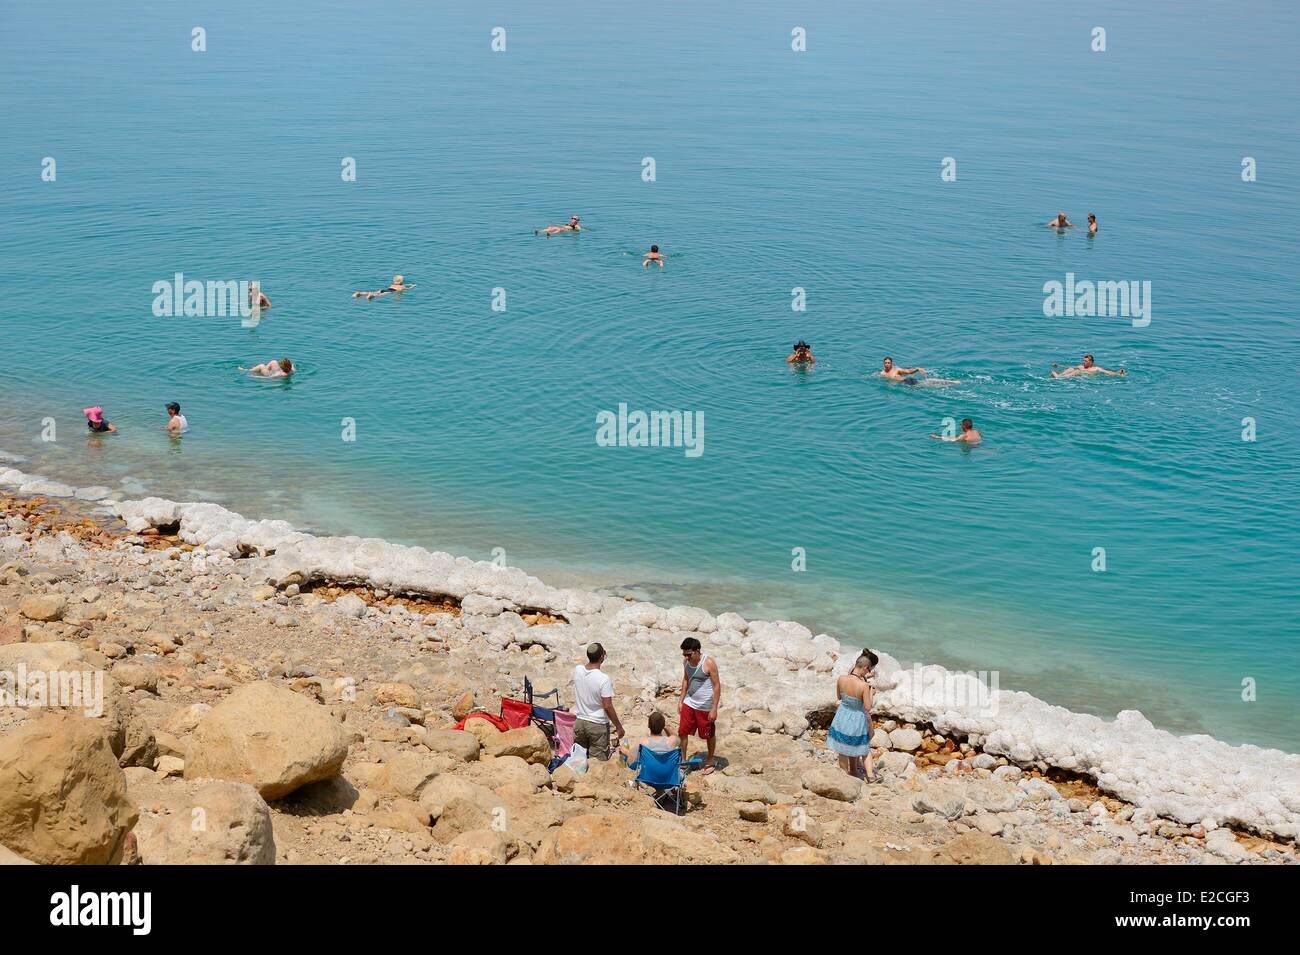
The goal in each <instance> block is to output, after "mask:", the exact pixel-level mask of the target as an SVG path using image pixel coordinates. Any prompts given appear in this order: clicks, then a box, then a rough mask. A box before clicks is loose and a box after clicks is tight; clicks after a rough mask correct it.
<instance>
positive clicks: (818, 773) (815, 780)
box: [803, 766, 862, 802]
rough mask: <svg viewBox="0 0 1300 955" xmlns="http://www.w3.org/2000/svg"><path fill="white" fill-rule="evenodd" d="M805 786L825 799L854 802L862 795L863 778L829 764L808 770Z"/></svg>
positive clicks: (804, 777) (804, 775) (804, 780)
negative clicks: (833, 767)
mask: <svg viewBox="0 0 1300 955" xmlns="http://www.w3.org/2000/svg"><path fill="white" fill-rule="evenodd" d="M803 787H804V789H807V790H810V791H812V792H814V793H816V794H817V795H818V796H822V797H823V798H825V799H834V800H837V801H839V802H853V801H854V800H855V799H857V798H858V796H860V795H862V780H860V779H858V778H857V777H855V776H850V775H849V774H848V773H846V772H844V771H842V770H839V769H832V768H831V767H829V766H819V767H817V768H815V769H809V770H807V771H806V772H805V773H804V774H803Z"/></svg>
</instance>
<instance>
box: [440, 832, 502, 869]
mask: <svg viewBox="0 0 1300 955" xmlns="http://www.w3.org/2000/svg"><path fill="white" fill-rule="evenodd" d="M510 849H511V843H510V840H509V839H507V838H506V837H505V835H504V834H503V833H500V832H495V831H493V830H491V829H474V830H471V831H469V832H462V833H461V834H460V835H458V836H457V837H456V838H454V839H452V840H451V852H450V853H449V854H448V855H447V862H448V863H449V864H451V865H505V864H506V863H507V862H508V861H510ZM485 860H486V861H485Z"/></svg>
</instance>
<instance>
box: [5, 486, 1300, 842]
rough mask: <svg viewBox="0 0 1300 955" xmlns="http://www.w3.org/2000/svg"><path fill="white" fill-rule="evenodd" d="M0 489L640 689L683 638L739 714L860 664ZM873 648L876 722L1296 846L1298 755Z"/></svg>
mask: <svg viewBox="0 0 1300 955" xmlns="http://www.w3.org/2000/svg"><path fill="white" fill-rule="evenodd" d="M5 486H8V487H11V488H16V489H17V491H18V493H19V494H21V495H26V496H31V495H33V494H41V493H44V494H49V493H50V492H51V491H53V492H56V493H57V495H59V496H62V497H63V498H64V499H67V500H71V501H76V502H79V503H81V504H82V505H84V506H87V507H97V508H100V509H108V510H110V511H111V512H112V513H114V514H115V515H116V516H117V517H118V518H120V519H121V520H122V521H123V522H124V523H125V525H126V527H127V528H128V529H130V530H131V531H133V532H136V533H139V532H143V531H151V532H153V531H162V532H169V531H170V532H174V533H175V534H176V535H177V537H178V538H179V540H181V541H183V542H184V543H185V544H186V545H188V546H190V547H193V548H198V549H200V550H201V551H202V552H204V553H205V554H208V555H211V556H212V557H213V558H217V559H222V560H229V561H231V562H232V563H234V564H246V565H247V573H248V574H250V575H252V577H255V578H256V579H257V580H259V581H261V582H262V583H263V584H264V585H269V586H273V587H275V588H276V589H277V590H279V591H281V592H283V591H284V590H285V589H286V588H289V587H295V588H297V589H295V593H297V592H299V590H301V589H302V587H303V585H309V584H311V583H313V582H329V583H348V584H356V585H362V586H367V587H371V588H374V589H376V590H381V591H385V592H387V593H391V594H409V595H416V596H421V595H422V596H424V597H427V598H431V599H435V600H436V599H448V598H449V599H452V600H454V601H456V603H457V604H458V605H460V606H461V607H462V608H463V613H468V615H469V617H470V618H472V619H474V620H475V621H476V622H478V621H479V619H480V618H481V621H482V626H483V629H484V635H485V636H487V637H488V639H489V642H490V643H494V644H495V645H496V647H497V649H500V650H503V651H504V650H507V649H508V648H510V647H511V646H512V645H518V644H517V643H516V641H515V637H516V634H515V633H514V631H513V630H512V629H511V626H510V623H511V616H510V615H522V614H528V613H539V612H540V613H545V614H549V615H552V616H554V617H556V618H559V619H560V620H562V621H563V622H561V623H558V624H555V625H553V627H554V628H558V630H557V632H555V633H552V634H548V638H549V639H550V641H551V644H552V645H548V646H547V650H548V651H556V650H558V651H562V652H564V653H567V654H568V655H569V656H572V657H574V658H575V659H576V657H577V655H578V651H579V650H580V648H581V647H582V646H585V645H586V644H587V643H589V642H592V641H593V640H599V641H600V642H602V643H604V644H605V646H606V647H607V649H608V650H609V651H610V654H611V659H618V660H619V661H620V663H621V662H622V661H626V665H627V666H628V667H629V668H630V669H631V670H632V671H633V672H634V673H635V674H636V676H637V678H638V679H640V680H641V681H642V682H643V684H646V685H650V684H653V685H655V686H663V685H672V684H673V683H674V682H675V681H676V679H677V676H678V674H677V672H676V669H675V663H676V659H675V653H676V644H677V643H678V642H680V640H681V638H682V637H683V636H685V635H695V636H698V637H699V638H700V639H701V640H702V642H704V644H705V647H706V651H707V652H710V653H711V654H713V655H714V656H715V658H717V659H718V660H719V665H720V667H721V668H722V671H723V673H724V678H725V679H727V680H728V682H729V683H730V684H731V685H732V686H734V687H739V689H737V690H734V691H733V693H732V700H731V702H732V705H734V706H736V707H737V708H738V709H740V710H742V711H743V710H748V709H758V708H766V707H767V706H768V705H769V701H770V699H771V697H772V695H773V693H775V694H776V695H778V696H779V697H780V699H781V700H782V703H783V709H784V710H787V711H789V712H792V713H794V714H795V715H801V714H809V713H812V712H813V711H815V710H817V709H818V708H819V707H822V706H824V705H825V704H826V703H827V697H828V696H832V695H833V694H832V693H831V692H830V691H828V689H827V686H828V684H829V683H830V682H831V680H832V679H833V676H834V675H836V674H838V673H840V672H843V671H844V670H845V669H847V667H848V665H849V662H850V654H855V653H856V650H852V651H849V654H846V655H842V654H841V648H840V645H839V643H838V642H837V641H835V640H834V639H833V638H831V637H829V636H828V635H826V634H816V635H814V634H813V633H812V632H811V631H809V630H808V629H807V628H805V627H803V626H801V625H800V624H798V623H795V622H792V621H759V620H755V621H746V620H744V619H743V618H742V617H740V616H739V615H738V614H735V613H723V614H721V615H718V616H716V617H715V616H714V615H713V614H711V613H710V612H709V611H707V610H705V609H702V608H696V607H672V608H663V607H659V606H657V605H655V604H651V603H645V602H630V601H629V600H627V599H624V598H620V597H616V596H612V595H608V594H601V593H597V592H592V591H585V590H581V589H576V588H556V587H551V586H549V585H548V584H546V583H544V582H543V581H541V580H539V579H537V578H535V577H532V576H529V575H527V574H525V573H524V572H523V571H520V570H518V569H515V568H508V567H498V566H495V565H493V564H491V563H487V562H482V561H473V560H470V559H469V558H464V557H453V556H452V555H450V554H445V553H440V552H430V551H428V550H426V549H424V548H419V547H407V546H404V545H396V544H391V543H388V542H386V541H383V540H378V539H373V538H371V539H362V538H357V537H316V536H314V535H310V534H305V533H302V532H299V531H296V530H294V529H293V527H291V526H290V525H289V524H287V523H286V522H283V521H274V520H272V521H254V520H249V519H246V518H244V517H242V516H240V515H238V514H235V513H234V512H231V511H229V510H227V509H225V508H223V507H220V506H219V505H215V504H204V503H177V502H173V501H166V500H163V499H160V498H145V499H143V500H138V501H118V502H109V503H101V502H102V501H103V496H99V497H98V500H95V497H96V495H99V492H100V491H107V489H103V488H96V489H78V488H74V487H72V486H71V485H60V484H58V483H57V482H47V481H45V480H44V479H42V478H39V477H38V476H35V475H27V474H24V473H22V472H20V471H17V470H16V469H13V468H8V469H6V468H4V467H0V487H5ZM79 493H80V494H81V495H82V496H80V497H78V494H79ZM250 579H251V578H250ZM467 603H468V609H464V608H465V607H466V604H467ZM548 629H550V628H548ZM652 648H655V649H652ZM877 652H879V653H880V657H881V663H880V668H879V676H878V678H877V690H878V692H877V704H876V709H875V713H876V715H877V716H878V717H884V718H893V719H896V720H901V721H904V722H907V723H913V724H921V725H926V726H931V727H933V728H934V730H935V731H936V732H938V733H941V734H944V735H946V736H948V737H951V738H954V739H960V740H962V741H964V742H967V743H969V744H970V745H972V746H974V747H976V748H978V749H980V750H981V751H983V752H985V753H988V754H992V755H994V756H997V757H1001V758H1005V759H1007V760H1008V761H1009V762H1011V763H1014V764H1015V765H1017V766H1020V767H1021V768H1022V769H1029V770H1036V771H1039V772H1049V771H1061V772H1065V773H1071V774H1077V775H1078V776H1079V777H1081V778H1084V779H1088V780H1090V781H1091V782H1092V783H1093V784H1094V785H1095V786H1096V787H1097V788H1098V789H1099V791H1101V792H1102V793H1105V794H1107V795H1109V796H1112V797H1115V798H1118V799H1121V800H1123V801H1124V802H1126V803H1128V804H1130V805H1132V806H1134V807H1137V808H1139V809H1143V810H1148V811H1150V812H1152V813H1153V814H1154V815H1155V816H1158V817H1160V818H1163V819H1168V820H1172V821H1174V822H1177V823H1179V824H1181V825H1197V824H1200V823H1201V822H1202V821H1204V820H1209V821H1212V822H1213V823H1215V824H1216V825H1221V826H1232V827H1234V828H1239V829H1241V830H1242V831H1245V832H1251V833H1257V834H1260V835H1264V836H1271V837H1276V838H1281V839H1284V840H1291V841H1295V840H1296V839H1297V837H1298V836H1300V755H1295V754H1288V753H1284V752H1282V751H1280V750H1275V749H1264V748H1261V747H1258V746H1254V745H1250V744H1245V745H1240V746H1231V745H1229V744H1226V743H1223V742H1220V741H1218V740H1215V739H1213V738H1211V737H1209V736H1205V735H1191V736H1181V737H1180V736H1176V735H1174V734H1172V733H1170V732H1168V731H1165V730H1160V729H1157V728H1156V727H1154V726H1152V725H1151V723H1150V722H1149V721H1147V720H1146V719H1145V718H1144V717H1142V716H1141V714H1140V713H1139V712H1137V711H1136V710H1126V711H1123V712H1121V713H1120V714H1119V715H1118V717H1117V718H1116V719H1115V720H1114V721H1106V720H1103V719H1101V718H1100V717H1095V716H1088V715H1085V714H1080V713H1074V712H1071V711H1069V710H1066V709H1064V708H1062V707H1058V706H1054V705H1052V704H1049V703H1046V702H1045V701H1042V700H1040V699H1038V698H1036V697H1033V696H1032V695H1030V694H1028V693H1024V692H1020V691H1014V690H1002V689H1000V688H996V687H990V686H987V685H986V684H985V683H981V682H980V681H979V680H978V679H977V678H976V677H975V676H972V675H969V674H959V673H950V672H949V671H947V670H946V669H944V668H943V667H939V666H937V665H933V664H930V665H923V664H916V665H914V666H913V667H911V668H910V669H904V668H902V667H901V666H900V665H899V663H898V661H897V660H895V659H894V658H893V657H891V656H890V655H889V654H888V652H887V651H880V650H878V651H877ZM729 674H730V675H729ZM728 675H729V676H728Z"/></svg>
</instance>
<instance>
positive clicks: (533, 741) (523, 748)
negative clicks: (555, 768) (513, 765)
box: [483, 724, 551, 766]
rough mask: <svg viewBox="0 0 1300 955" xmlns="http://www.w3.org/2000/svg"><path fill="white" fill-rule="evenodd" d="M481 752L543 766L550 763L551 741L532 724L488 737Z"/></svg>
mask: <svg viewBox="0 0 1300 955" xmlns="http://www.w3.org/2000/svg"><path fill="white" fill-rule="evenodd" d="M483 751H484V752H485V753H487V754H488V755H489V756H518V757H519V758H520V759H522V760H525V761H526V762H529V763H537V764H539V765H541V766H545V765H547V764H549V763H550V761H551V741H550V740H549V739H547V738H546V734H545V733H543V732H542V731H541V730H540V729H538V728H537V727H536V726H533V725H532V724H529V725H528V726H525V727H522V728H521V729H517V730H509V731H508V732H505V733H498V734H497V735H496V736H490V737H488V739H487V741H486V742H485V743H484V744H483Z"/></svg>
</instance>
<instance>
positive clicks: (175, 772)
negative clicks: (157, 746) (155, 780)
mask: <svg viewBox="0 0 1300 955" xmlns="http://www.w3.org/2000/svg"><path fill="white" fill-rule="evenodd" d="M155 772H157V773H158V775H159V776H161V777H163V778H164V779H166V778H167V777H169V776H184V775H185V760H183V759H181V758H180V757H179V756H159V757H158V767H157V769H156V770H155Z"/></svg>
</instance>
